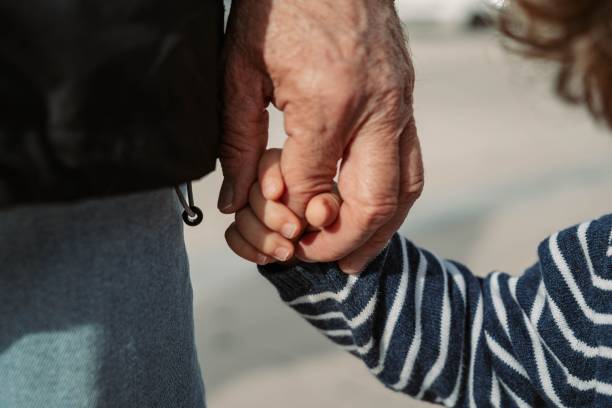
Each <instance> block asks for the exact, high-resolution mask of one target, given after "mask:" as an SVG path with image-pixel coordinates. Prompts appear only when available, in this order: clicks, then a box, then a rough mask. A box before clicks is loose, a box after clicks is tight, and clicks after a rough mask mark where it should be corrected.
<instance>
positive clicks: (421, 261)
mask: <svg viewBox="0 0 612 408" xmlns="http://www.w3.org/2000/svg"><path fill="white" fill-rule="evenodd" d="M611 240H612V215H608V216H605V217H602V218H600V219H598V220H596V221H592V222H588V223H584V224H581V225H579V226H576V227H573V228H569V229H566V230H564V231H562V232H559V233H556V234H554V235H552V236H551V237H549V238H548V239H546V240H545V241H544V242H542V243H541V244H540V246H539V249H538V255H539V261H538V262H537V263H536V264H535V265H534V266H532V267H531V268H529V269H527V270H526V271H525V272H524V273H523V274H522V275H521V276H520V277H512V276H509V275H507V274H504V273H501V272H493V273H491V274H490V275H488V276H487V277H486V278H480V277H476V276H474V275H473V274H472V273H471V272H470V270H469V269H468V268H466V267H465V266H463V265H461V264H458V263H456V262H451V261H445V260H442V259H440V258H438V257H437V256H435V255H434V254H432V253H430V252H428V251H426V250H424V249H420V248H418V247H416V246H415V245H413V244H412V243H410V242H409V241H407V240H405V239H404V238H402V237H400V236H399V235H396V236H394V237H393V238H392V240H391V241H390V242H389V244H388V246H387V247H386V248H385V250H384V251H383V252H382V254H380V255H379V256H378V258H377V259H376V260H375V261H374V262H373V263H372V264H370V265H369V266H368V267H367V269H366V270H365V271H364V272H363V273H362V274H361V275H360V276H359V277H348V276H346V275H345V274H343V273H342V272H341V271H340V270H339V269H338V268H337V266H336V265H335V264H299V265H298V266H294V267H283V266H280V265H268V266H266V267H262V268H261V273H262V274H263V275H264V276H265V277H266V278H267V279H268V280H270V281H271V282H272V283H273V284H274V285H275V286H276V287H277V289H278V291H279V293H280V295H281V297H282V299H283V300H284V301H285V302H286V303H287V304H288V305H289V306H290V307H292V308H294V309H295V310H296V311H297V312H298V313H299V314H300V315H301V316H302V317H303V318H305V319H306V320H307V321H308V322H309V323H310V324H312V325H313V326H315V327H316V328H317V329H318V330H320V331H321V332H322V333H323V334H325V335H326V336H327V337H328V338H329V339H330V340H332V341H333V342H335V343H337V344H338V345H339V346H341V347H342V348H344V349H345V350H347V351H348V352H350V353H352V354H353V355H355V356H356V357H358V358H360V359H361V360H363V362H364V363H365V365H366V366H367V368H368V369H369V370H370V372H371V373H372V374H373V375H374V376H376V377H377V378H378V379H379V380H380V381H381V382H383V383H384V384H385V385H386V386H387V387H389V388H391V389H393V390H396V391H400V392H403V393H406V394H408V395H411V396H413V397H415V398H418V399H423V400H426V401H430V402H436V403H439V404H443V405H445V406H449V407H455V406H457V407H468V406H469V407H485V406H487V407H488V406H494V407H530V406H559V407H612V246H611V245H612V243H611Z"/></svg>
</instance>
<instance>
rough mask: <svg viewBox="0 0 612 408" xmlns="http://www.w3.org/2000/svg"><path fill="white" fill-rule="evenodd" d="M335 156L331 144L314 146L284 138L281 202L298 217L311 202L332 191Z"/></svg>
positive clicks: (312, 142)
mask: <svg viewBox="0 0 612 408" xmlns="http://www.w3.org/2000/svg"><path fill="white" fill-rule="evenodd" d="M339 156H340V153H339V151H338V150H337V149H335V146H334V143H325V142H322V141H318V143H317V140H316V139H315V138H304V139H298V138H294V137H289V138H287V141H286V142H285V145H284V147H283V151H282V155H281V168H282V173H283V178H284V180H285V196H284V199H283V201H284V202H285V203H286V204H287V206H288V207H289V208H290V209H291V211H293V212H294V213H295V214H296V215H297V216H298V217H300V218H303V217H304V216H305V213H306V208H307V206H308V203H309V202H310V200H311V199H312V198H314V197H315V196H317V195H319V194H323V193H329V192H330V191H332V190H333V188H334V176H335V175H336V169H337V164H338V160H339Z"/></svg>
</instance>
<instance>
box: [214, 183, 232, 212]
mask: <svg viewBox="0 0 612 408" xmlns="http://www.w3.org/2000/svg"><path fill="white" fill-rule="evenodd" d="M233 201H234V186H233V185H232V183H230V182H229V181H228V180H223V185H222V186H221V192H220V193H219V203H218V204H217V206H218V207H219V209H220V210H221V211H223V212H226V211H227V212H229V211H231V210H232V202H233Z"/></svg>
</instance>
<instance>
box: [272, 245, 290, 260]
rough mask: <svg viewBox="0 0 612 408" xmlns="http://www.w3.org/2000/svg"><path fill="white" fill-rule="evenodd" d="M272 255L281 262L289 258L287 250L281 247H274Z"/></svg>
mask: <svg viewBox="0 0 612 408" xmlns="http://www.w3.org/2000/svg"><path fill="white" fill-rule="evenodd" d="M274 257H275V258H276V259H278V260H279V261H281V262H285V261H286V260H287V259H289V250H288V249H287V248H283V247H279V248H276V249H275V250H274Z"/></svg>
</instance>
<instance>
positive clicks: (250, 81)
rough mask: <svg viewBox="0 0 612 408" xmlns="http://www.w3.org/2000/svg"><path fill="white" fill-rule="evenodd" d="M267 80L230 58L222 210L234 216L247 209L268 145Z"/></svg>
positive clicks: (221, 157) (220, 203)
mask: <svg viewBox="0 0 612 408" xmlns="http://www.w3.org/2000/svg"><path fill="white" fill-rule="evenodd" d="M267 82H268V80H267V78H266V77H265V76H264V75H263V74H262V73H261V72H258V71H257V70H255V69H252V68H250V67H249V65H248V64H245V63H244V62H239V63H236V62H234V61H232V59H229V60H228V62H227V64H226V69H225V81H224V96H223V100H224V111H223V139H222V141H221V148H220V153H219V154H220V161H221V167H222V169H223V177H224V179H223V184H222V186H221V191H220V193H219V202H218V207H219V210H221V212H223V213H226V214H228V213H234V212H236V211H238V210H240V209H241V208H243V207H244V206H245V205H246V203H247V199H248V193H249V189H250V187H251V185H252V184H253V182H254V181H255V179H256V177H257V165H258V163H259V158H260V157H261V155H262V153H263V151H264V149H265V148H266V145H267V143H268V111H267V110H266V108H267V105H268V101H269V97H268V96H267V95H268V94H269V93H268V92H267V91H266V89H267V88H268V86H267V85H266V84H267Z"/></svg>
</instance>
